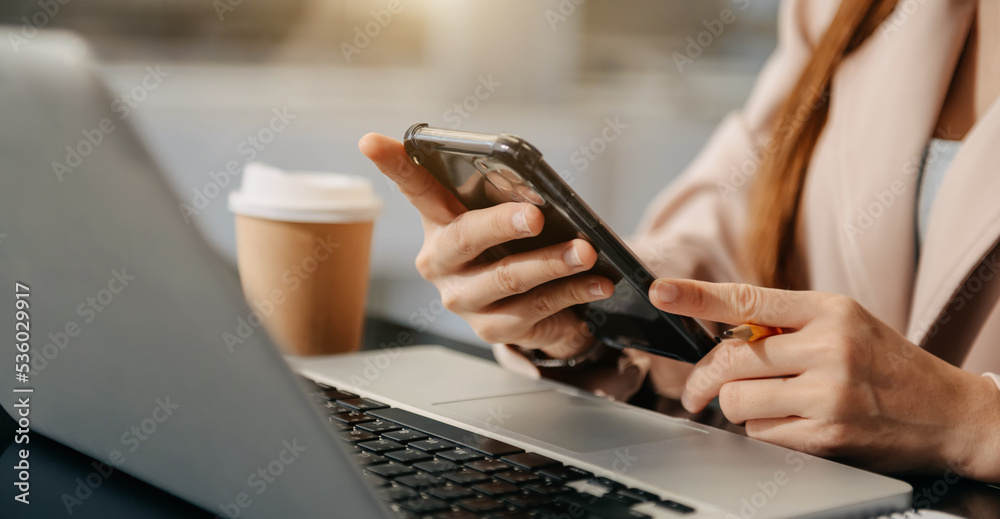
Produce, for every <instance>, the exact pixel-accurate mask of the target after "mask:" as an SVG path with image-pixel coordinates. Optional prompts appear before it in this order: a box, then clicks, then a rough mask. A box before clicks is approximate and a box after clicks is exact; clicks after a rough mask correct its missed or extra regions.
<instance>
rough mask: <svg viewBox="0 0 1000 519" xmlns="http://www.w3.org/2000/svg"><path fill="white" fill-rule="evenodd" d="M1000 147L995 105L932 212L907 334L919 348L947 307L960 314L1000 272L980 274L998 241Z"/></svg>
mask: <svg viewBox="0 0 1000 519" xmlns="http://www.w3.org/2000/svg"><path fill="white" fill-rule="evenodd" d="M998 145H1000V101H995V102H994V103H993V106H992V107H990V109H989V111H987V113H986V114H985V115H984V116H983V118H982V119H980V120H979V121H978V122H977V123H976V125H975V126H974V127H973V129H972V131H971V132H969V134H968V135H967V136H966V138H965V142H964V143H963V144H962V148H961V149H960V150H959V152H958V154H957V155H956V156H955V160H954V162H952V164H951V167H949V169H948V172H947V174H945V177H944V180H943V181H942V183H941V187H940V189H939V190H938V193H937V197H936V198H935V200H934V205H933V207H932V209H931V217H930V221H929V225H928V229H927V236H926V239H925V241H924V246H923V252H922V254H921V257H920V265H919V270H918V271H917V279H916V288H915V292H914V297H913V311H912V312H911V314H910V323H909V327H908V330H909V332H908V334H907V335H908V338H909V339H910V340H911V341H913V342H915V343H916V344H920V343H921V342H924V340H925V338H927V337H928V334H929V333H931V334H933V332H934V329H935V324H936V322H937V321H938V319H939V318H940V317H941V316H942V314H943V312H944V311H945V310H946V309H947V308H946V307H948V306H949V305H952V304H954V306H955V311H960V310H961V306H964V305H965V304H968V303H970V302H971V300H972V299H973V298H974V297H975V294H976V293H978V292H979V291H980V290H981V289H982V287H983V285H985V284H986V282H987V281H989V280H991V279H992V278H993V277H995V276H996V275H997V271H998V269H1000V265H997V264H996V260H995V259H993V260H988V261H987V262H986V263H985V264H984V266H983V267H982V268H979V269H977V267H978V266H979V264H980V263H982V262H983V259H984V258H985V256H986V255H987V254H988V253H989V252H990V251H991V250H993V248H994V246H995V245H996V244H997V242H998V240H1000V166H998V164H1000V148H998ZM973 270H975V272H973ZM970 276H971V277H970ZM967 278H968V282H966V279H967ZM963 284H964V285H965V286H963Z"/></svg>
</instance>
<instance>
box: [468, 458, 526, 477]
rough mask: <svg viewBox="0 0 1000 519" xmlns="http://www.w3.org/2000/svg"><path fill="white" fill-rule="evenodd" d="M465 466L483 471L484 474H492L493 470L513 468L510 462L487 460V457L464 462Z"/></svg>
mask: <svg viewBox="0 0 1000 519" xmlns="http://www.w3.org/2000/svg"><path fill="white" fill-rule="evenodd" d="M465 466H466V467H469V468H470V469H473V470H478V471H479V472H484V473H486V474H492V473H494V472H500V471H504V470H510V469H512V468H514V466H513V465H511V464H510V463H507V462H504V461H500V460H489V459H486V460H478V461H472V462H469V463H466V464H465Z"/></svg>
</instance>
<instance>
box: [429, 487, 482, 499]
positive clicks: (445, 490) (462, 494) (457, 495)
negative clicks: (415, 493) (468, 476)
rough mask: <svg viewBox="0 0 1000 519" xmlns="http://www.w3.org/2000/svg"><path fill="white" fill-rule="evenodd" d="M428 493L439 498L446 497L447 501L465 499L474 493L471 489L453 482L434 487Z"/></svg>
mask: <svg viewBox="0 0 1000 519" xmlns="http://www.w3.org/2000/svg"><path fill="white" fill-rule="evenodd" d="M427 493H428V494H429V495H432V496H434V497H436V498H438V499H444V500H445V501H454V500H456V499H463V498H466V497H469V496H471V495H472V491H471V490H469V489H467V488H465V487H460V486H457V485H452V484H447V485H444V486H441V487H437V488H432V489H430V490H428V491H427Z"/></svg>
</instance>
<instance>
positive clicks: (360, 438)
mask: <svg viewBox="0 0 1000 519" xmlns="http://www.w3.org/2000/svg"><path fill="white" fill-rule="evenodd" d="M337 435H338V436H340V439H341V440H344V441H348V442H351V443H357V442H366V441H368V440H375V439H378V436H375V435H374V434H372V433H370V432H367V431H358V430H350V431H344V432H341V433H337Z"/></svg>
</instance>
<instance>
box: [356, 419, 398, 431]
mask: <svg viewBox="0 0 1000 519" xmlns="http://www.w3.org/2000/svg"><path fill="white" fill-rule="evenodd" d="M357 427H358V429H361V430H363V431H368V432H370V433H375V434H382V433H385V432H389V431H395V430H397V429H399V426H398V425H396V424H394V423H392V422H387V421H385V420H374V421H371V422H364V423H359V424H358V425H357Z"/></svg>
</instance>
